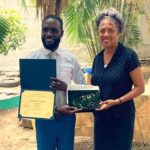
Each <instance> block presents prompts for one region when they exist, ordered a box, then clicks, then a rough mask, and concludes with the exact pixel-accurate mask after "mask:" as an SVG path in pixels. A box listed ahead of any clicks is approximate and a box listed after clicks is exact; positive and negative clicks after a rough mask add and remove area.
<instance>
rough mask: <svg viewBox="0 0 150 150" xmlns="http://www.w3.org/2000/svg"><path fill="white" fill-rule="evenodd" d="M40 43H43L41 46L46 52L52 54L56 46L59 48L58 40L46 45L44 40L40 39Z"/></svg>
mask: <svg viewBox="0 0 150 150" xmlns="http://www.w3.org/2000/svg"><path fill="white" fill-rule="evenodd" d="M42 43H43V46H44V47H45V48H46V49H48V50H50V51H52V52H54V51H55V50H56V49H57V48H58V46H59V43H60V38H58V39H54V42H53V44H47V43H46V41H45V38H42Z"/></svg>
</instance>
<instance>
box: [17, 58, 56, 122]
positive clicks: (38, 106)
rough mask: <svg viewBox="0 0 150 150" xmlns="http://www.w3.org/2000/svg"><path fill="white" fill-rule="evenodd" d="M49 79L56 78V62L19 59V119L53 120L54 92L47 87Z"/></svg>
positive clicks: (49, 82)
mask: <svg viewBox="0 0 150 150" xmlns="http://www.w3.org/2000/svg"><path fill="white" fill-rule="evenodd" d="M51 77H56V60H50V59H20V83H21V94H20V104H19V112H18V116H19V118H33V119H36V118H39V119H53V117H54V105H55V91H54V90H53V89H51V88H50V87H49V86H50V84H51Z"/></svg>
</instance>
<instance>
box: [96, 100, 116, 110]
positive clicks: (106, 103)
mask: <svg viewBox="0 0 150 150" xmlns="http://www.w3.org/2000/svg"><path fill="white" fill-rule="evenodd" d="M118 104H119V101H118V100H112V99H109V100H106V101H103V102H100V103H99V105H100V108H97V109H95V110H96V111H101V110H106V109H108V108H110V107H112V106H115V105H118Z"/></svg>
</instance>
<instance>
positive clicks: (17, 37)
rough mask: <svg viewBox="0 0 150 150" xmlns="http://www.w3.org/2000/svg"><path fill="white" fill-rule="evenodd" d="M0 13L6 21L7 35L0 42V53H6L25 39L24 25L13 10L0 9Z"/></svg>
mask: <svg viewBox="0 0 150 150" xmlns="http://www.w3.org/2000/svg"><path fill="white" fill-rule="evenodd" d="M0 14H1V16H2V17H3V18H5V20H6V21H7V23H8V29H7V35H5V38H4V40H3V42H2V43H1V44H0V53H1V54H4V55H6V54H7V53H8V51H9V50H15V49H16V48H17V47H19V46H21V45H22V44H23V42H24V40H25V25H24V24H23V23H22V21H21V17H20V15H19V14H18V13H17V12H16V11H15V10H0Z"/></svg>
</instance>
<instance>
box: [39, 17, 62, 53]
mask: <svg viewBox="0 0 150 150" xmlns="http://www.w3.org/2000/svg"><path fill="white" fill-rule="evenodd" d="M62 35H63V30H62V29H61V26H60V23H59V21H58V20H56V19H53V18H49V19H47V20H45V21H44V22H43V23H42V34H41V38H42V42H43V46H44V47H45V48H46V49H49V50H51V51H52V52H54V51H55V50H56V49H57V47H58V46H59V43H60V39H61V37H62Z"/></svg>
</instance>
